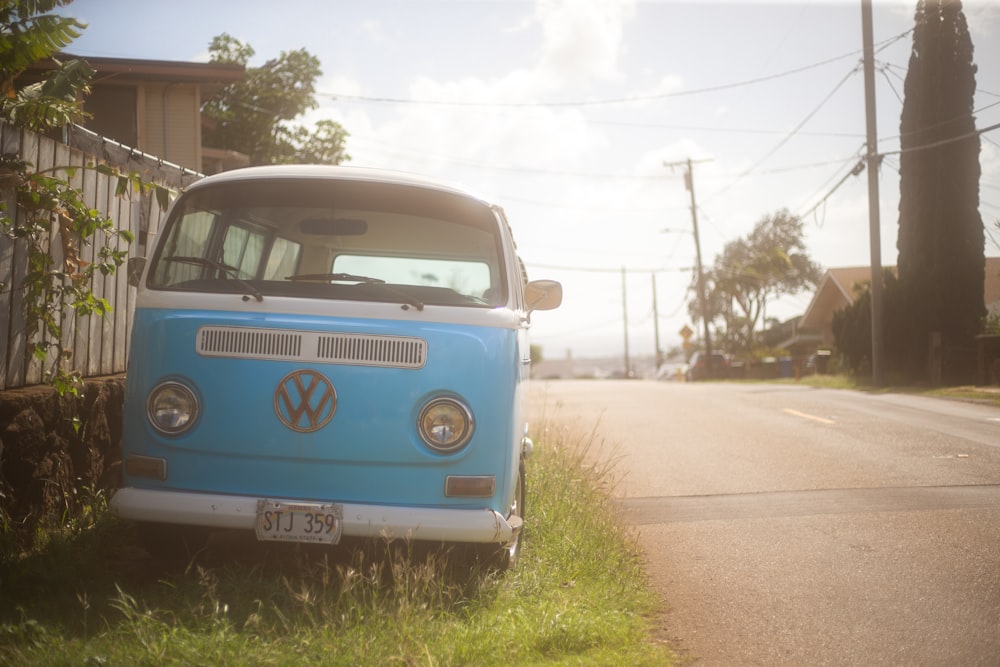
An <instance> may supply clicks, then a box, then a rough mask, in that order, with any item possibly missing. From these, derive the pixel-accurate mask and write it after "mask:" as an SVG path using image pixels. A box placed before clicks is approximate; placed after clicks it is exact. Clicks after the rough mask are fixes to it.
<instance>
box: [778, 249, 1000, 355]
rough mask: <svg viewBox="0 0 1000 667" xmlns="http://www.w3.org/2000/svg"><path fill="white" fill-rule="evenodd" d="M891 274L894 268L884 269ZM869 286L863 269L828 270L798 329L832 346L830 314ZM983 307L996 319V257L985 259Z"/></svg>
mask: <svg viewBox="0 0 1000 667" xmlns="http://www.w3.org/2000/svg"><path fill="white" fill-rule="evenodd" d="M886 268H890V269H892V270H895V268H894V267H886ZM865 283H871V269H870V268H869V267H867V266H859V267H847V268H838V269H829V270H828V271H827V272H826V274H824V276H823V278H822V280H820V282H819V285H818V286H817V287H816V293H815V294H814V295H813V298H812V301H811V302H810V303H809V307H808V308H807V309H806V312H805V315H803V316H802V318H801V319H800V320H799V323H798V327H799V329H803V330H813V331H818V332H819V334H820V340H819V344H820V345H821V346H823V347H829V346H832V345H833V344H834V342H835V341H834V338H833V314H834V313H835V312H836V311H838V310H840V309H841V308H845V307H847V306H849V305H851V304H852V303H854V299H855V297H856V296H857V295H858V293H859V291H858V288H859V287H861V286H862V285H864V284H865ZM983 300H984V305H985V306H986V308H987V310H988V311H989V312H990V313H991V314H996V315H1000V257H987V258H986V279H985V282H984V299H983Z"/></svg>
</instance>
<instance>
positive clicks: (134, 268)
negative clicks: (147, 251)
mask: <svg viewBox="0 0 1000 667" xmlns="http://www.w3.org/2000/svg"><path fill="white" fill-rule="evenodd" d="M145 268H146V258H145V257H133V258H131V259H130V260H129V261H128V284H129V285H131V286H132V287H138V286H139V280H140V279H141V278H142V271H143V269H145Z"/></svg>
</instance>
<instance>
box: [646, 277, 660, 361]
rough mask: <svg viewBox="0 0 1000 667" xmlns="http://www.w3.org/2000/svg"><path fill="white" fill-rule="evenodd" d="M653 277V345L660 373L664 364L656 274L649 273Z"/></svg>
mask: <svg viewBox="0 0 1000 667" xmlns="http://www.w3.org/2000/svg"><path fill="white" fill-rule="evenodd" d="M649 275H650V277H651V278H652V279H653V345H654V346H655V352H656V355H655V356H654V359H655V360H656V373H657V375H659V373H660V366H662V365H663V353H662V352H661V351H660V313H659V310H658V309H657V307H656V274H655V273H651V274H649Z"/></svg>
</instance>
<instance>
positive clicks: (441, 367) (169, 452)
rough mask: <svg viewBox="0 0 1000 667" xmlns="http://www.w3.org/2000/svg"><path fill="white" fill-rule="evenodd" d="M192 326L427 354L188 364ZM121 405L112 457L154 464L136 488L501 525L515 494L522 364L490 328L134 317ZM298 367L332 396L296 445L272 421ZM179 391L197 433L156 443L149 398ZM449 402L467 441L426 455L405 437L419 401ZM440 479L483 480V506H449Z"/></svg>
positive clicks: (291, 318) (129, 479) (242, 316)
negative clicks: (193, 400)
mask: <svg viewBox="0 0 1000 667" xmlns="http://www.w3.org/2000/svg"><path fill="white" fill-rule="evenodd" d="M204 326H226V327H253V328H256V329H275V330H289V329H291V330H305V331H317V332H336V333H360V334H375V335H391V336H407V337H416V338H421V339H423V340H425V341H426V342H427V358H426V363H425V364H424V365H423V367H421V368H382V367H372V366H364V365H350V364H343V363H315V362H308V363H303V362H302V361H288V360H273V359H237V358H221V357H210V356H203V355H200V354H199V353H198V351H197V346H196V342H197V333H198V331H199V329H200V328H201V327H204ZM132 335H133V340H132V349H133V350H135V349H139V347H140V346H141V349H143V350H144V353H143V354H142V355H141V356H140V357H136V356H133V357H132V359H131V361H130V367H129V371H128V383H127V391H126V404H125V425H124V438H123V442H124V456H126V457H127V456H128V455H140V456H147V457H154V458H162V459H165V460H166V467H167V478H166V480H163V481H157V480H153V479H150V478H148V477H138V476H129V475H128V474H126V477H125V485H126V486H130V487H136V488H145V489H171V490H179V491H193V492H202V491H203V492H207V493H222V494H234V495H250V496H258V497H280V498H291V499H303V500H317V501H327V502H341V503H379V504H387V505H400V506H415V507H418V506H422V507H454V508H459V507H482V508H491V509H493V510H496V511H497V512H501V513H506V511H507V509H508V508H509V504H510V498H511V495H512V493H513V485H514V483H515V482H516V480H515V479H514V477H515V476H516V460H515V457H516V456H517V451H518V450H517V447H519V443H520V439H521V436H522V433H521V432H520V429H521V428H522V425H521V424H520V423H518V420H517V419H515V420H514V421H512V420H511V415H517V416H520V409H519V407H518V404H519V399H520V390H521V387H520V383H521V379H522V378H521V367H522V363H521V358H520V356H521V355H520V353H519V349H518V331H517V330H515V329H509V328H500V327H480V326H473V325H462V324H448V323H440V322H419V321H413V320H407V321H402V320H398V321H397V320H377V319H361V318H347V317H336V316H330V317H319V316H307V315H281V314H274V313H267V314H256V315H249V314H248V313H245V312H228V311H206V310H175V309H155V308H143V307H139V308H137V309H136V311H135V318H134V324H133V331H132ZM301 369H308V370H313V371H316V372H319V373H321V374H322V375H323V376H325V377H326V378H327V379H329V381H330V382H331V383H332V384H333V386H334V388H335V391H336V397H337V406H336V412H335V414H334V416H333V418H332V419H331V420H330V421H329V423H327V424H326V425H325V426H324V427H323V428H321V429H319V430H317V431H314V432H310V433H303V432H297V431H294V430H292V429H290V428H288V427H287V426H285V425H284V424H283V423H282V422H281V421H280V420H279V419H278V417H277V414H276V411H275V391H276V389H277V387H278V385H279V383H280V381H281V380H282V378H284V377H285V376H286V375H288V374H289V373H291V372H293V371H296V370H301ZM170 379H173V380H178V381H181V382H183V383H184V384H186V385H188V386H189V387H190V388H191V389H193V390H194V391H195V393H196V395H197V398H198V401H199V404H200V412H199V415H198V418H197V421H196V423H195V425H194V426H193V427H192V428H191V429H189V430H188V431H186V432H185V433H183V434H182V435H179V436H168V435H164V434H162V433H160V432H158V431H156V430H155V429H153V428H152V427H151V426H150V423H149V420H148V419H147V418H146V400H147V397H148V396H149V392H150V391H151V390H152V389H153V388H154V387H155V386H156V385H157V384H159V383H161V382H163V381H164V380H170ZM438 396H451V397H456V398H460V399H461V400H462V401H464V402H465V403H466V404H467V405H468V407H469V408H470V409H471V411H472V414H473V417H474V420H475V431H474V433H473V436H472V439H471V440H470V442H469V443H468V444H467V445H466V446H465V447H463V448H462V449H461V450H459V451H458V452H456V453H453V454H440V453H435V452H434V451H433V450H431V449H430V448H428V447H427V445H425V444H424V443H423V441H422V440H421V439H420V436H419V435H418V433H417V419H418V415H419V412H420V409H421V407H422V406H423V405H424V404H425V403H426V402H427V401H428V400H430V399H431V398H434V397H438ZM448 475H495V476H496V490H495V493H494V495H493V496H492V497H490V498H482V499H479V498H447V497H445V494H444V488H445V478H446V476H448Z"/></svg>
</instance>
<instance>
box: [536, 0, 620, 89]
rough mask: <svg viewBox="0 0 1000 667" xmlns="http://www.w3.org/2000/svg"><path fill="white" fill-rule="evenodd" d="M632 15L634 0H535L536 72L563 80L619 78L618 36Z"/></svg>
mask: <svg viewBox="0 0 1000 667" xmlns="http://www.w3.org/2000/svg"><path fill="white" fill-rule="evenodd" d="M634 14H635V2H634V0H539V1H538V4H537V5H536V9H535V17H536V18H537V20H538V21H539V22H540V23H541V25H542V31H543V35H544V39H543V43H542V56H541V60H540V63H539V71H540V72H541V73H544V74H547V75H548V76H549V77H551V78H552V79H553V80H555V81H563V82H566V83H577V82H586V81H588V80H590V79H591V78H594V77H596V78H600V79H617V78H620V77H621V72H620V71H619V70H618V57H619V55H620V53H621V47H622V36H623V34H624V30H625V25H626V24H627V23H628V21H629V20H630V19H631V18H632V17H633V16H634Z"/></svg>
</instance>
